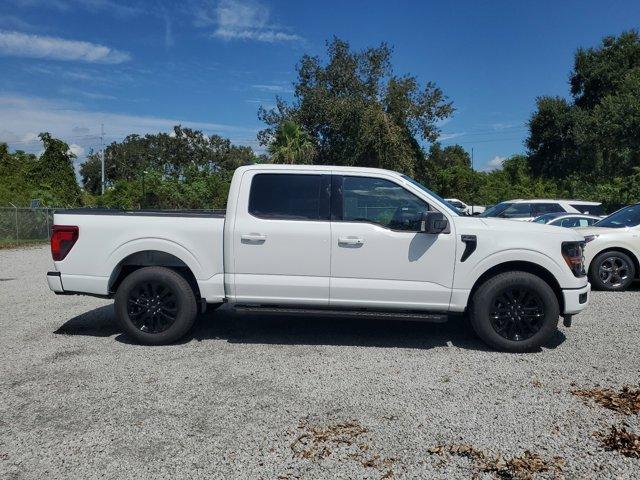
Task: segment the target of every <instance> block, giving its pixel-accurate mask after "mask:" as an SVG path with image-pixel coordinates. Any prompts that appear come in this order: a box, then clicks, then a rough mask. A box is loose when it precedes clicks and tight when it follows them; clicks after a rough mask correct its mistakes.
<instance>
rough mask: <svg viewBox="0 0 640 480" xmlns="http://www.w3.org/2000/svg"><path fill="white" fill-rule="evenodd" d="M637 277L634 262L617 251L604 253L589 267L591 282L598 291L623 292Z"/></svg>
mask: <svg viewBox="0 0 640 480" xmlns="http://www.w3.org/2000/svg"><path fill="white" fill-rule="evenodd" d="M635 276H636V269H635V265H634V263H633V260H632V259H631V258H630V257H629V256H628V255H626V254H624V253H622V252H619V251H617V250H610V251H608V252H602V253H600V254H598V255H597V256H596V258H594V259H593V261H592V262H591V265H590V266H589V281H590V282H591V285H593V286H594V288H596V289H597V290H606V291H609V292H622V291H624V290H626V289H627V288H629V286H630V285H631V284H632V283H633V279H634V278H635Z"/></svg>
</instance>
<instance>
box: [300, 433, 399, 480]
mask: <svg viewBox="0 0 640 480" xmlns="http://www.w3.org/2000/svg"><path fill="white" fill-rule="evenodd" d="M298 428H299V429H301V430H303V433H301V434H300V435H298V437H297V438H296V439H295V440H294V441H293V443H292V444H291V451H292V452H293V455H294V456H295V457H297V458H302V459H305V460H311V461H315V462H319V461H322V460H324V459H327V458H329V457H333V458H334V459H335V460H338V461H340V460H344V459H349V460H352V461H355V462H358V463H359V464H360V465H362V466H363V467H364V468H373V469H376V470H378V471H380V473H381V474H382V476H381V477H380V478H382V479H388V478H393V476H394V473H393V464H394V462H395V459H394V458H384V457H382V456H381V455H380V454H379V453H376V452H375V451H374V449H373V447H372V446H371V445H370V444H369V443H368V442H367V441H366V438H364V436H365V435H366V433H367V432H368V430H367V429H366V428H365V427H363V426H362V425H360V424H359V423H358V422H356V421H350V422H343V423H336V424H331V425H327V426H322V427H319V426H312V425H309V424H308V423H307V422H306V421H301V422H300V424H299V425H298Z"/></svg>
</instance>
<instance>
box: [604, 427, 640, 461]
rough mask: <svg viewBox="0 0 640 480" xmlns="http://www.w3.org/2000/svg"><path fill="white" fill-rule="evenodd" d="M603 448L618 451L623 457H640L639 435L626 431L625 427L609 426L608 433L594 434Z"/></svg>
mask: <svg viewBox="0 0 640 480" xmlns="http://www.w3.org/2000/svg"><path fill="white" fill-rule="evenodd" d="M594 436H595V437H596V438H598V439H599V440H600V443H601V444H602V446H603V447H604V449H605V450H608V451H616V452H620V453H621V454H622V455H624V456H625V457H631V458H640V435H636V434H635V433H633V432H630V431H628V430H627V429H626V428H625V427H620V428H618V427H615V426H613V427H611V430H609V432H608V433H603V432H597V433H595V434H594Z"/></svg>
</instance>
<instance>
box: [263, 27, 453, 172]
mask: <svg viewBox="0 0 640 480" xmlns="http://www.w3.org/2000/svg"><path fill="white" fill-rule="evenodd" d="M391 55H392V51H391V48H390V47H389V46H388V45H386V44H384V43H383V44H381V45H380V46H379V47H377V48H368V49H365V50H363V51H359V52H353V51H351V49H350V47H349V44H348V43H347V42H345V41H343V40H340V39H338V38H334V39H333V40H332V41H330V42H328V43H327V57H328V59H327V62H326V63H323V62H322V61H321V60H320V58H318V57H312V56H309V55H304V56H303V57H302V59H301V60H300V63H299V64H298V67H297V73H298V78H297V80H296V82H295V85H294V87H295V91H294V95H295V100H294V102H293V103H292V104H291V105H289V104H287V103H286V102H284V101H283V100H282V99H280V98H278V99H277V104H276V108H275V109H272V110H265V109H264V108H261V109H260V110H259V112H258V117H259V118H260V119H261V120H262V121H263V122H264V123H265V124H266V125H267V128H266V129H264V130H263V131H261V132H260V133H259V139H260V141H261V143H262V144H263V145H267V146H268V145H270V144H272V143H273V142H274V141H276V136H277V133H278V130H279V129H280V126H281V125H282V124H284V123H285V122H288V121H293V122H295V123H296V124H298V125H299V126H300V127H301V128H302V129H303V130H304V131H306V132H308V133H309V135H310V136H311V138H312V139H313V141H314V142H315V145H316V147H317V155H316V156H315V158H314V163H319V164H333V165H358V166H368V167H382V168H390V169H394V170H399V171H401V172H405V173H408V174H411V173H413V171H414V169H415V167H416V165H417V164H418V163H419V162H420V161H421V160H423V157H424V154H423V152H422V149H421V147H420V143H419V142H420V141H427V142H430V141H434V140H436V138H437V136H438V133H439V129H438V121H439V120H441V119H444V118H447V117H448V116H450V115H451V114H452V113H453V106H452V104H451V102H449V101H447V99H446V97H445V96H444V94H443V93H442V91H441V90H440V89H439V88H437V87H436V86H435V84H433V83H432V82H428V83H426V84H424V86H422V87H421V86H420V84H419V82H418V80H417V79H416V78H415V77H413V76H410V75H406V76H397V75H395V74H394V73H393V71H392V68H391Z"/></svg>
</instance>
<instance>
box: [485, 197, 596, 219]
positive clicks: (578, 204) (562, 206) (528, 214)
mask: <svg viewBox="0 0 640 480" xmlns="http://www.w3.org/2000/svg"><path fill="white" fill-rule="evenodd" d="M547 213H583V214H588V215H596V216H599V215H604V210H603V208H602V204H601V203H600V202H586V201H582V200H544V199H530V200H522V199H518V200H508V201H506V202H502V203H499V204H497V205H494V206H493V207H491V208H489V209H487V210H485V211H484V213H481V214H480V216H481V217H498V218H508V219H510V220H521V221H526V222H530V221H531V220H533V219H534V218H536V217H539V216H540V215H545V214H547Z"/></svg>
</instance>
